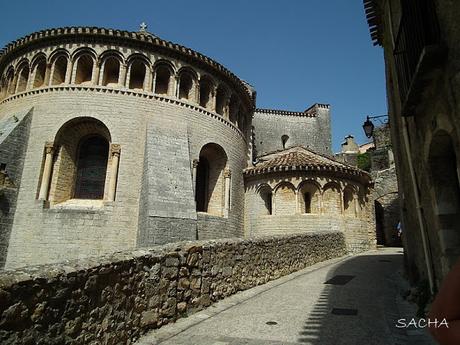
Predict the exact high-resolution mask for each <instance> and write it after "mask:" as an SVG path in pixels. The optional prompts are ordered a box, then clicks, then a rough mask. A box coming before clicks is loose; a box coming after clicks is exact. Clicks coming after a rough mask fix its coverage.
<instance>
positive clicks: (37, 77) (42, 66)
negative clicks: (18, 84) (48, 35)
mask: <svg viewBox="0 0 460 345" xmlns="http://www.w3.org/2000/svg"><path fill="white" fill-rule="evenodd" d="M45 74H46V59H45V57H41V58H39V59H38V60H37V61H36V62H35V73H34V81H33V84H32V87H33V88H37V87H41V86H43V84H44V83H45Z"/></svg>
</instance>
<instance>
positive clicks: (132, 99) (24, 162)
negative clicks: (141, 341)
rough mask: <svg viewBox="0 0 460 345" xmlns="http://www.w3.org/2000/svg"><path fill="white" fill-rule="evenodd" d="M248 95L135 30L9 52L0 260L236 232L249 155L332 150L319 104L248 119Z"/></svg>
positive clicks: (225, 73)
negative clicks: (297, 149) (298, 148)
mask: <svg viewBox="0 0 460 345" xmlns="http://www.w3.org/2000/svg"><path fill="white" fill-rule="evenodd" d="M255 95H256V94H255V90H254V89H253V88H252V87H251V86H250V85H249V84H248V83H246V82H244V81H243V80H241V79H240V78H238V77H237V76H235V75H234V74H233V73H232V72H230V71H229V70H227V69H226V68H225V67H223V66H222V65H220V64H219V63H217V62H215V61H213V60H211V59H210V58H208V57H206V56H204V55H202V54H200V53H198V52H195V51H193V50H191V49H189V48H186V47H183V46H180V45H178V44H174V43H171V42H167V41H165V40H162V39H161V38H158V37H156V36H155V35H152V34H150V33H148V32H147V31H146V30H145V29H141V30H140V31H139V32H127V31H121V30H111V29H104V28H93V27H71V28H59V29H50V30H44V31H41V32H37V33H33V34H31V35H29V36H26V37H24V38H21V39H19V40H17V41H15V42H12V43H10V44H9V45H7V46H6V47H5V48H4V49H3V51H2V53H1V55H0V163H1V166H0V170H1V176H2V178H1V179H0V180H1V181H3V182H2V186H1V189H0V204H1V208H2V214H1V218H0V224H1V229H0V230H1V231H0V235H1V245H2V246H1V247H0V254H1V255H0V258H1V263H2V265H4V266H6V267H19V266H24V265H29V264H36V263H48V262H57V261H62V260H65V259H69V258H79V257H85V256H92V255H100V254H103V253H107V252H114V251H119V250H125V249H131V248H136V247H145V246H152V245H156V244H163V243H167V242H175V241H183V240H194V239H210V238H222V237H242V236H245V235H246V234H247V233H249V232H250V231H248V230H247V224H246V222H245V215H246V214H247V209H246V208H247V207H248V203H246V202H245V177H246V174H243V171H245V169H247V168H250V167H252V166H253V165H254V164H256V165H257V157H258V156H260V154H258V153H257V152H258V151H259V152H263V153H264V154H265V153H266V152H268V151H270V150H273V149H279V148H281V149H288V147H290V146H292V145H303V146H305V147H311V148H312V149H315V150H316V151H318V152H320V153H328V152H330V147H331V144H330V141H331V140H330V138H331V134H330V121H329V107H328V106H326V105H319V104H316V105H314V106H312V107H310V108H309V109H307V110H306V111H305V112H300V113H297V114H295V115H292V116H291V115H289V114H287V113H289V112H286V111H280V112H281V114H278V113H276V114H269V112H268V111H266V110H255ZM292 113H293V114H294V112H292ZM276 124H278V125H276ZM270 128H271V129H272V130H270ZM275 128H276V129H278V128H281V130H280V132H279V133H278V132H277V131H275V130H274V129H275ZM319 133H322V134H321V135H320V134H319ZM310 134H311V135H313V134H315V137H314V138H313V137H310ZM286 136H287V137H288V138H287V139H286ZM278 137H279V138H278ZM275 141H276V143H275V144H273V143H274V142H275ZM352 174H360V172H358V170H356V169H355V170H354V172H353V173H352ZM363 176H364V175H363ZM359 183H361V184H362V186H361V187H362V188H363V189H367V188H369V180H368V179H367V178H364V179H363V180H360V182H359ZM337 193H340V192H339V190H337ZM337 197H338V198H339V199H340V198H342V196H341V194H338V196H337ZM340 200H341V199H340ZM369 243H372V240H370V242H369ZM369 243H368V244H366V245H365V246H363V247H366V248H367V246H368V245H369Z"/></svg>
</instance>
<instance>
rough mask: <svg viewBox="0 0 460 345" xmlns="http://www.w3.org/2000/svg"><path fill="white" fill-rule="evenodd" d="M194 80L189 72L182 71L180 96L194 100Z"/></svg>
mask: <svg viewBox="0 0 460 345" xmlns="http://www.w3.org/2000/svg"><path fill="white" fill-rule="evenodd" d="M194 91H195V88H194V80H193V76H192V75H191V74H190V73H188V72H182V73H181V74H180V77H179V98H180V99H188V100H190V101H194V100H195V97H194Z"/></svg>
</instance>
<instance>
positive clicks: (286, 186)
mask: <svg viewBox="0 0 460 345" xmlns="http://www.w3.org/2000/svg"><path fill="white" fill-rule="evenodd" d="M295 212H296V200H295V189H294V186H293V185H292V184H290V183H287V182H283V183H281V184H280V185H279V186H278V187H277V188H276V189H275V214H276V215H288V214H295Z"/></svg>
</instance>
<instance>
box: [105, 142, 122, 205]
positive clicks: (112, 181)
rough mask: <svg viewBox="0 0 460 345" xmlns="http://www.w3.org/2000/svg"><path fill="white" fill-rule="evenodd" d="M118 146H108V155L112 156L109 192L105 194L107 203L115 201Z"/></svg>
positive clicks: (118, 157)
mask: <svg viewBox="0 0 460 345" xmlns="http://www.w3.org/2000/svg"><path fill="white" fill-rule="evenodd" d="M120 151H121V148H120V145H118V144H112V145H111V146H110V154H111V155H112V164H111V166H110V170H111V171H110V181H109V192H108V193H107V199H108V200H109V201H114V200H115V191H116V188H117V178H118V162H119V160H120Z"/></svg>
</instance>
